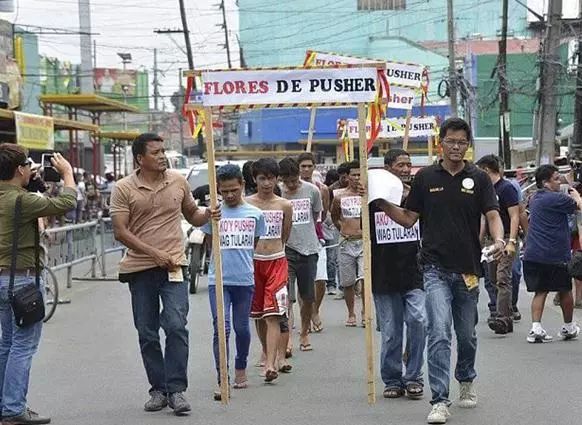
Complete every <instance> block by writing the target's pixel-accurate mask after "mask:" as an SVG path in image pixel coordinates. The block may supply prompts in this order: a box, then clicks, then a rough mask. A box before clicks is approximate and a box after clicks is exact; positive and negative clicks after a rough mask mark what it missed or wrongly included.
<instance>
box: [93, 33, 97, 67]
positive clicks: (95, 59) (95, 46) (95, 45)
mask: <svg viewBox="0 0 582 425" xmlns="http://www.w3.org/2000/svg"><path fill="white" fill-rule="evenodd" d="M95 68H97V41H96V40H93V69H95Z"/></svg>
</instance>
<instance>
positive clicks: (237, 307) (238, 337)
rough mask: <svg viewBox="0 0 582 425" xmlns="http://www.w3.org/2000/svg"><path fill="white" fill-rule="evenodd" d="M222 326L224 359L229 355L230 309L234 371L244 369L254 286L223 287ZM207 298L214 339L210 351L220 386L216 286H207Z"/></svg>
mask: <svg viewBox="0 0 582 425" xmlns="http://www.w3.org/2000/svg"><path fill="white" fill-rule="evenodd" d="M223 288H224V291H223V293H224V325H225V329H226V358H227V363H228V359H229V358H230V355H229V339H230V329H231V325H230V324H231V309H232V324H233V327H234V332H235V345H236V356H235V358H234V368H235V369H239V370H242V369H246V368H247V359H248V357H249V348H250V346H251V327H250V320H249V315H250V314H251V304H252V301H253V293H254V291H255V287H254V286H230V285H225V286H224V287H223ZM208 297H209V300H210V311H211V313H212V326H213V327H214V337H213V339H212V349H213V352H214V365H215V367H216V373H217V377H218V381H219V382H218V383H219V384H220V362H219V355H218V319H217V317H218V315H217V312H216V286H214V285H210V286H208Z"/></svg>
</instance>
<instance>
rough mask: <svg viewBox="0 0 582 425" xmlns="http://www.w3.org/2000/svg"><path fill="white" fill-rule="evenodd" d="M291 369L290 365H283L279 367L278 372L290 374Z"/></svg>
mask: <svg viewBox="0 0 582 425" xmlns="http://www.w3.org/2000/svg"><path fill="white" fill-rule="evenodd" d="M292 369H293V366H291V365H290V364H284V365H283V366H281V367H280V368H279V372H281V373H291V370H292Z"/></svg>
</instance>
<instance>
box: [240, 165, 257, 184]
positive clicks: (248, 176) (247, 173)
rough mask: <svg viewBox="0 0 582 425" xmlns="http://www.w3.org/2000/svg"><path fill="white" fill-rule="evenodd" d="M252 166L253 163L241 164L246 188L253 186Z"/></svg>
mask: <svg viewBox="0 0 582 425" xmlns="http://www.w3.org/2000/svg"><path fill="white" fill-rule="evenodd" d="M253 166H254V161H247V162H245V163H244V164H243V167H242V175H243V179H244V181H245V184H246V185H247V186H249V185H250V186H254V184H255V182H254V181H253Z"/></svg>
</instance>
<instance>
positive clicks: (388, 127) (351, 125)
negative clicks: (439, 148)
mask: <svg viewBox="0 0 582 425" xmlns="http://www.w3.org/2000/svg"><path fill="white" fill-rule="evenodd" d="M394 124H397V125H398V126H396V125H394ZM347 125H348V135H349V137H350V139H357V138H358V137H359V135H358V131H359V130H358V120H348V124H347ZM405 127H406V118H388V119H383V120H382V124H381V129H380V134H379V135H378V138H379V139H393V138H398V137H404V129H405ZM436 131H437V125H436V119H435V117H411V118H410V130H409V132H408V136H409V137H429V136H434V135H435V134H436ZM366 133H367V134H368V136H369V134H370V124H367V125H366Z"/></svg>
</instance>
